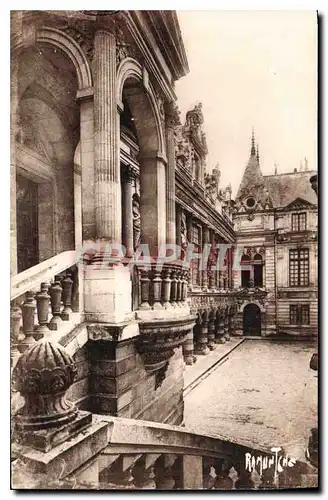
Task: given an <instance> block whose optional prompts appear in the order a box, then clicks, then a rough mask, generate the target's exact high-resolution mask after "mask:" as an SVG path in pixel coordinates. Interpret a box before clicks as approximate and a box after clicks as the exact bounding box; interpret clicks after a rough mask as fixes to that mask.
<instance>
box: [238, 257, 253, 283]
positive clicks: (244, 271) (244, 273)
mask: <svg viewBox="0 0 328 500" xmlns="http://www.w3.org/2000/svg"><path fill="white" fill-rule="evenodd" d="M240 264H241V286H242V287H243V288H247V287H248V286H249V280H250V279H251V267H250V257H249V256H248V255H246V254H244V255H243V256H242V258H241V261H240Z"/></svg>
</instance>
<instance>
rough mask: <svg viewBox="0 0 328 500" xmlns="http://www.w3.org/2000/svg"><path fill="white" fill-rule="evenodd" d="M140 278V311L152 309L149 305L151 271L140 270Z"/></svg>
mask: <svg viewBox="0 0 328 500" xmlns="http://www.w3.org/2000/svg"><path fill="white" fill-rule="evenodd" d="M138 271H139V273H138V274H139V276H140V283H141V286H140V288H141V304H140V306H139V309H144V310H147V309H150V304H149V285H150V279H149V277H148V276H149V271H147V270H145V269H139V270H138Z"/></svg>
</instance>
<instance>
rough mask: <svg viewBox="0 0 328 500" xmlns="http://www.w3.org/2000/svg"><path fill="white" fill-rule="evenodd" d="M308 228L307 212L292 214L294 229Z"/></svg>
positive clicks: (303, 229)
mask: <svg viewBox="0 0 328 500" xmlns="http://www.w3.org/2000/svg"><path fill="white" fill-rule="evenodd" d="M305 230H306V213H305V212H304V213H301V214H292V231H295V232H299V231H305Z"/></svg>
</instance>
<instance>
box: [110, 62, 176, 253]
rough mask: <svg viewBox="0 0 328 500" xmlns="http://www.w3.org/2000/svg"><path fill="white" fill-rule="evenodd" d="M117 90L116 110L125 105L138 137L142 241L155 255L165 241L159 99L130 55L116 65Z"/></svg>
mask: <svg viewBox="0 0 328 500" xmlns="http://www.w3.org/2000/svg"><path fill="white" fill-rule="evenodd" d="M116 92H117V93H116V100H117V107H118V110H120V111H121V110H122V109H123V110H124V106H127V107H128V111H129V114H130V115H131V120H132V119H133V126H134V129H135V131H136V134H137V140H138V147H139V155H138V156H139V165H140V170H139V172H140V174H139V175H140V217H141V244H147V245H148V248H149V251H150V253H151V255H154V256H155V255H158V251H159V248H160V247H161V246H162V245H163V244H165V242H166V190H165V186H166V175H167V174H166V166H167V162H166V156H165V154H164V151H165V139H164V134H163V125H162V121H161V116H160V110H159V107H158V103H157V101H158V99H157V98H156V94H155V92H154V89H153V88H152V85H151V83H150V81H149V79H148V73H147V70H146V69H145V68H144V67H142V66H141V65H140V64H139V63H138V62H137V61H135V60H134V59H132V58H126V59H124V60H123V61H122V62H121V63H120V65H119V67H118V70H117V79H116ZM122 106H123V108H122Z"/></svg>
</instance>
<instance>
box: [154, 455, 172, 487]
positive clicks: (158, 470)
mask: <svg viewBox="0 0 328 500" xmlns="http://www.w3.org/2000/svg"><path fill="white" fill-rule="evenodd" d="M176 459H177V456H176V455H171V454H170V455H166V454H165V455H161V456H160V457H159V458H158V459H157V460H156V464H155V481H156V489H158V490H173V489H174V487H175V479H174V471H173V467H174V464H175V461H176Z"/></svg>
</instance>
